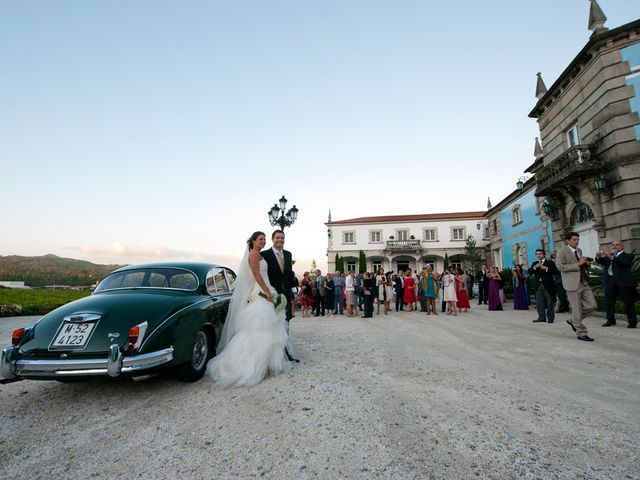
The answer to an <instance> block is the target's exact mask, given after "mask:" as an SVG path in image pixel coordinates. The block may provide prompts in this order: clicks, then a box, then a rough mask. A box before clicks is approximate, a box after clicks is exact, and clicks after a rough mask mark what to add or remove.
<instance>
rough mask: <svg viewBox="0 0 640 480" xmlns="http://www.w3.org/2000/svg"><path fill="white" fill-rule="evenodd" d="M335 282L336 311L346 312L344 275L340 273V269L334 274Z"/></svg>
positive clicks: (340, 313)
mask: <svg viewBox="0 0 640 480" xmlns="http://www.w3.org/2000/svg"><path fill="white" fill-rule="evenodd" d="M333 283H334V284H335V292H336V294H335V297H336V305H335V310H334V312H335V313H337V314H338V315H343V314H344V286H345V285H344V277H343V276H342V274H341V273H340V270H337V271H336V274H335V275H334V276H333Z"/></svg>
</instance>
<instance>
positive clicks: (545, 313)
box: [536, 282, 556, 322]
mask: <svg viewBox="0 0 640 480" xmlns="http://www.w3.org/2000/svg"><path fill="white" fill-rule="evenodd" d="M536 307H537V309H538V320H546V321H547V322H553V321H554V320H555V318H556V308H555V307H556V302H555V301H554V300H553V298H552V297H551V294H550V293H549V292H547V291H546V290H545V288H544V285H543V284H542V282H540V283H539V284H538V288H537V289H536Z"/></svg>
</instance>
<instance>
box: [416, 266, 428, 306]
mask: <svg viewBox="0 0 640 480" xmlns="http://www.w3.org/2000/svg"><path fill="white" fill-rule="evenodd" d="M427 276H428V275H427V266H426V265H425V266H424V267H422V272H421V273H420V277H419V278H418V299H419V300H420V311H421V312H428V311H429V302H428V300H427V295H426V291H425V289H426V288H427Z"/></svg>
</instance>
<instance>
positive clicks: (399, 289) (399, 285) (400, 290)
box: [393, 275, 404, 295]
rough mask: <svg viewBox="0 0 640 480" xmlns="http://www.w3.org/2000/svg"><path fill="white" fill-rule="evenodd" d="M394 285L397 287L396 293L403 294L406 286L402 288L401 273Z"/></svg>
mask: <svg viewBox="0 0 640 480" xmlns="http://www.w3.org/2000/svg"><path fill="white" fill-rule="evenodd" d="M393 287H394V288H395V289H396V294H398V295H402V292H403V291H404V288H402V278H400V276H399V275H398V276H397V277H396V278H395V279H394V280H393Z"/></svg>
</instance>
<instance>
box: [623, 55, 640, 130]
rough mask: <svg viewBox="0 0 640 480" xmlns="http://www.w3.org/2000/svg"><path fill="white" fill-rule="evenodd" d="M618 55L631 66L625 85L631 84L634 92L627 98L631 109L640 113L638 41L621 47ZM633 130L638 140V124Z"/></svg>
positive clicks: (639, 56)
mask: <svg viewBox="0 0 640 480" xmlns="http://www.w3.org/2000/svg"><path fill="white" fill-rule="evenodd" d="M620 56H621V57H622V60H623V61H626V62H629V67H631V75H629V78H627V79H626V82H627V85H631V86H632V87H633V91H634V92H635V96H634V97H632V98H631V99H629V104H630V106H631V111H632V112H636V113H640V43H636V44H635V45H630V46H628V47H626V48H623V49H622V50H620ZM635 131H636V140H640V125H636V127H635Z"/></svg>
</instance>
